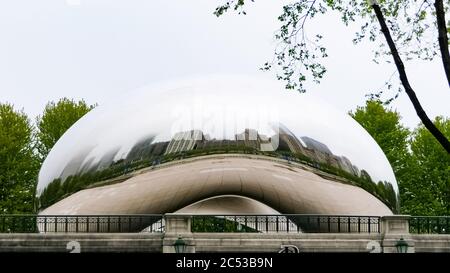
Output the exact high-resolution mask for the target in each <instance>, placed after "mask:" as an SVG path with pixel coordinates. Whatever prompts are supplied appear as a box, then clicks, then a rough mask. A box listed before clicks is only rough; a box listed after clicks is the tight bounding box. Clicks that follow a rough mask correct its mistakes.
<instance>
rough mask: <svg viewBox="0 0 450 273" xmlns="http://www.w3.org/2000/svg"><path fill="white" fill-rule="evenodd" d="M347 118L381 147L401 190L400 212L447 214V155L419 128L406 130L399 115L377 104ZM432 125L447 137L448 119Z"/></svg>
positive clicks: (449, 200)
mask: <svg viewBox="0 0 450 273" xmlns="http://www.w3.org/2000/svg"><path fill="white" fill-rule="evenodd" d="M350 115H351V116H352V117H353V118H354V119H355V120H356V121H358V122H359V123H360V124H361V125H362V126H363V127H364V128H365V129H366V130H367V131H368V132H369V134H370V135H372V137H373V138H374V139H375V141H377V143H378V144H379V145H380V147H381V149H382V150H383V151H384V153H385V154H386V157H387V158H388V160H389V162H390V163H391V165H392V168H393V170H394V173H395V176H396V178H397V182H398V184H399V189H400V199H401V213H404V214H411V215H450V156H449V154H448V153H447V152H446V151H445V150H444V149H443V148H442V146H441V145H440V144H439V143H438V142H437V141H436V139H435V138H434V137H433V136H432V135H431V134H430V133H429V132H428V130H426V128H425V127H424V126H423V125H419V126H418V128H416V129H415V130H414V131H413V132H410V131H409V130H408V129H407V128H405V127H404V126H403V125H402V124H401V122H400V120H401V117H400V115H399V114H398V113H397V112H395V111H392V110H391V109H387V108H386V107H384V106H383V104H382V103H380V102H379V101H368V102H367V103H366V105H365V106H364V107H358V108H357V109H356V111H355V112H354V113H350ZM434 123H435V125H436V126H437V127H438V128H439V129H440V130H441V131H442V132H443V133H444V134H445V135H446V136H447V137H449V136H450V120H449V119H444V118H442V117H437V118H436V119H435V121H434Z"/></svg>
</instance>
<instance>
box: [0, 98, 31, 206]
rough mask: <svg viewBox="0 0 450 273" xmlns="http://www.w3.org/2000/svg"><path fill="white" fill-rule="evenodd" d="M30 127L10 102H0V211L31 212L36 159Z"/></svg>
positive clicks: (24, 117) (25, 117) (28, 121)
mask: <svg viewBox="0 0 450 273" xmlns="http://www.w3.org/2000/svg"><path fill="white" fill-rule="evenodd" d="M34 143H35V142H34V140H33V126H32V125H31V123H30V120H29V118H28V117H27V116H26V115H25V114H24V113H23V112H21V111H16V110H15V109H14V107H13V106H12V105H10V104H2V103H0V213H1V214H6V213H31V212H33V200H34V197H33V196H34V189H35V187H36V176H37V172H38V169H39V160H38V158H37V157H36V155H35V153H34Z"/></svg>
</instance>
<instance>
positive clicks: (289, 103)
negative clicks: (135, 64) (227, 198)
mask: <svg viewBox="0 0 450 273" xmlns="http://www.w3.org/2000/svg"><path fill="white" fill-rule="evenodd" d="M220 153H251V154H258V155H260V156H267V157H278V158H282V159H286V160H291V161H297V162H300V163H303V164H305V165H309V166H310V167H314V168H317V169H318V170H320V171H324V172H329V173H331V174H333V175H337V176H342V177H343V179H346V180H350V181H354V182H355V183H354V184H355V185H358V186H360V187H362V188H364V189H365V190H366V191H369V192H371V193H372V194H373V195H374V196H376V197H378V198H380V199H382V201H384V202H385V203H386V201H389V200H390V201H389V202H390V203H389V202H388V203H389V204H388V205H389V206H390V208H391V209H393V210H395V207H397V206H398V187H397V183H396V180H395V176H394V174H393V171H392V168H391V166H390V165H389V162H388V161H387V159H386V156H385V155H384V154H383V152H382V151H381V149H380V147H379V146H378V145H377V144H376V142H375V141H374V140H373V139H372V138H371V137H370V135H369V134H368V133H367V132H366V131H365V130H364V129H363V128H362V127H361V126H360V125H359V124H358V123H357V122H356V121H354V120H353V119H352V118H351V117H349V116H348V115H347V114H346V113H342V112H339V111H337V110H335V109H334V108H333V107H331V106H330V105H328V104H326V103H323V102H321V101H320V100H318V99H315V98H314V97H313V96H311V95H308V94H306V95H305V94H298V93H296V92H294V91H286V90H283V88H282V87H281V86H280V85H279V84H278V83H276V82H271V81H263V80H261V79H257V78H245V77H208V78H197V79H191V80H185V81H179V82H173V83H168V84H165V85H158V86H156V85H155V86H150V87H145V88H141V89H139V90H136V91H133V92H129V93H126V94H124V95H123V96H122V97H121V98H117V99H115V100H112V101H111V103H109V104H108V105H101V106H99V107H97V108H96V109H94V110H93V111H91V112H90V113H89V114H87V115H86V116H85V117H83V118H82V119H81V120H80V121H78V122H77V123H76V124H75V125H74V126H73V127H72V128H70V129H69V130H68V131H67V132H66V134H64V136H63V137H62V138H61V139H60V140H59V141H58V143H57V144H56V145H55V147H54V148H53V149H52V151H51V152H50V154H49V155H48V157H47V159H46V160H45V162H44V164H43V166H42V169H41V171H40V174H39V183H38V188H37V194H38V196H40V197H41V199H44V198H43V197H45V202H44V201H42V202H41V206H42V207H46V206H49V205H51V204H53V203H54V202H56V201H58V200H59V199H61V196H62V195H61V192H63V193H64V194H65V195H66V196H67V195H68V194H71V193H74V192H76V191H79V190H80V189H83V188H85V187H87V186H89V185H91V184H93V183H95V182H98V181H99V180H104V179H105V178H111V177H113V176H120V175H122V174H124V173H126V172H128V171H130V170H135V169H139V168H143V167H148V166H157V165H159V164H162V163H165V162H171V161H177V160H180V159H184V158H190V157H196V156H203V155H205V154H220ZM211 171H213V170H211ZM68 181H69V182H68ZM80 181H81V182H80ZM52 182H53V183H52ZM380 183H381V184H380ZM51 184H53V185H54V187H53V188H52V187H49V185H51ZM386 189H387V191H386ZM58 191H59V196H57V195H58V194H57V192H58ZM384 191H386V192H389V193H388V196H379V195H380V194H382V192H384ZM53 195H55V198H52V196H53Z"/></svg>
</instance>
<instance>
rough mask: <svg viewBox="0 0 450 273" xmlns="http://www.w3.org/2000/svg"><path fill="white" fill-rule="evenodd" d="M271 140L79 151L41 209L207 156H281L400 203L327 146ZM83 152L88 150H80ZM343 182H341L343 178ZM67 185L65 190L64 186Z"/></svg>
mask: <svg viewBox="0 0 450 273" xmlns="http://www.w3.org/2000/svg"><path fill="white" fill-rule="evenodd" d="M272 129H273V131H274V132H277V133H275V134H274V135H272V136H267V135H264V134H259V132H258V131H257V130H255V129H251V128H247V129H244V131H242V132H241V133H237V134H235V135H234V139H225V140H223V139H215V138H213V139H211V138H210V136H209V135H207V134H205V133H203V131H201V130H189V131H183V132H177V133H175V134H174V135H173V137H172V138H171V139H170V140H168V141H160V142H156V141H155V139H156V136H155V135H150V136H148V137H146V138H143V139H142V140H140V141H138V142H137V143H136V144H135V145H133V147H132V148H131V149H130V151H129V152H128V154H127V155H126V156H125V157H124V158H122V159H119V160H117V157H116V156H117V154H118V152H119V150H120V149H119V148H116V149H113V150H111V151H110V152H109V153H106V154H105V155H104V156H103V157H102V158H101V159H100V160H99V161H96V162H94V161H93V159H92V158H86V154H85V156H83V154H84V153H83V151H80V155H79V156H78V157H75V159H74V160H72V161H71V162H69V164H67V165H66V168H64V170H63V172H62V173H61V175H60V176H59V178H57V179H55V180H53V181H52V182H51V183H50V184H49V186H48V187H47V188H46V189H45V190H44V191H43V193H42V196H41V198H40V200H41V206H43V207H45V206H47V205H48V204H50V203H52V202H53V201H54V200H55V198H59V197H61V196H63V195H64V194H66V193H70V192H74V191H77V190H80V189H82V188H84V187H85V186H87V185H90V184H95V183H97V182H101V181H104V180H108V179H114V178H115V177H120V176H122V175H124V174H126V173H129V172H132V171H134V170H139V169H142V168H145V167H148V166H155V165H159V164H161V163H165V162H170V161H176V160H179V159H183V158H189V157H195V156H202V155H209V154H227V153H238V154H239V153H244V154H259V155H265V156H271V157H281V158H283V159H287V160H289V161H295V162H299V163H302V164H307V165H309V166H310V167H313V168H314V169H316V170H318V171H319V172H317V174H319V175H323V174H324V173H327V174H328V175H331V176H328V175H327V178H332V179H333V177H335V178H334V179H337V177H340V178H341V179H338V181H343V182H344V183H348V181H351V183H352V184H353V185H358V186H360V187H362V188H364V189H365V190H367V191H368V192H370V193H372V194H374V195H375V196H377V197H378V198H380V199H381V200H382V201H383V202H385V203H386V204H388V206H389V207H391V209H393V210H395V209H396V207H397V205H398V203H397V201H396V193H395V191H394V189H393V187H392V185H391V184H390V183H389V182H388V181H373V180H372V178H371V176H370V174H369V173H368V172H367V171H366V170H364V169H362V168H361V169H359V168H358V167H357V166H355V165H353V164H352V162H351V161H350V159H348V158H347V157H345V156H344V155H335V154H333V152H332V151H331V150H330V149H329V147H328V146H327V145H326V144H324V143H322V142H320V141H318V140H316V139H314V138H311V137H308V136H302V137H297V136H295V135H294V134H293V133H292V132H291V131H290V130H289V129H288V128H287V127H286V126H284V125H282V124H280V125H277V126H274V127H273V128H272ZM84 152H86V151H84ZM342 179H343V180H342ZM62 185H65V186H62Z"/></svg>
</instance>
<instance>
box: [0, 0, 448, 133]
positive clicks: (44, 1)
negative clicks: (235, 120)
mask: <svg viewBox="0 0 450 273" xmlns="http://www.w3.org/2000/svg"><path fill="white" fill-rule="evenodd" d="M282 2H286V1H269V0H258V1H257V2H256V3H255V4H251V7H249V8H247V12H248V15H247V16H238V15H236V14H231V13H230V14H228V15H225V16H223V17H221V18H216V17H215V16H214V15H213V14H212V12H213V11H214V8H215V7H216V6H217V5H218V4H219V3H220V1H211V0H190V1H188V0H151V1H148V0H131V1H130V0H128V1H125V0H40V1H35V0H14V1H10V0H0V102H10V103H13V104H14V105H15V106H16V107H17V108H23V109H24V111H25V112H27V113H28V114H29V115H30V116H32V117H33V118H34V116H36V115H37V114H39V113H41V111H42V110H43V108H44V106H45V104H46V103H47V102H48V101H50V100H58V99H59V98H61V97H69V98H75V99H81V98H84V99H85V100H86V101H87V102H88V103H96V102H97V103H99V104H103V103H105V102H106V101H108V100H109V99H110V98H111V97H115V96H116V95H118V94H121V93H123V92H126V91H130V90H133V89H135V88H138V87H140V86H144V85H147V84H152V83H155V82H162V81H166V80H171V79H176V78H179V77H188V76H196V75H202V74H211V73H214V74H220V73H225V74H231V73H234V74H246V75H259V74H261V73H264V72H260V71H258V68H259V67H260V66H261V65H262V64H263V63H264V62H265V61H266V60H269V59H271V57H272V56H273V50H274V46H275V42H274V40H273V34H274V31H275V30H276V29H277V28H278V26H279V23H278V21H277V19H276V18H277V17H278V15H279V14H281V6H282V4H281V3H282ZM309 29H310V31H311V34H314V31H320V32H321V33H323V34H324V35H325V38H326V39H327V41H328V43H326V44H327V45H328V50H329V55H330V57H329V58H328V59H327V62H326V63H327V68H328V73H327V75H326V79H324V80H323V82H322V84H320V85H313V84H311V85H308V88H309V89H308V90H309V92H314V93H316V94H317V95H319V96H320V97H321V98H322V99H324V100H326V101H328V102H330V103H331V104H333V105H335V106H336V107H337V108H338V109H340V110H342V111H345V112H347V111H348V110H351V109H354V108H355V107H356V106H357V105H361V104H363V103H364V101H365V96H364V95H365V94H367V93H368V92H369V91H370V90H374V89H375V88H377V87H381V86H382V85H383V83H384V81H385V80H387V79H388V78H389V76H390V75H391V74H392V72H394V71H395V67H394V66H393V65H386V64H385V65H377V64H374V63H372V62H371V60H372V57H373V54H372V49H373V46H375V45H372V44H369V43H365V44H361V45H357V46H355V45H353V43H352V38H353V36H354V32H355V30H356V28H350V27H345V26H344V25H343V24H342V23H340V22H339V18H338V17H337V16H334V15H329V16H327V17H326V18H324V19H323V20H320V21H315V22H313V23H311V24H310V25H309ZM406 66H407V72H408V74H409V78H410V81H411V83H412V86H413V88H414V89H415V91H416V92H417V95H418V97H419V99H420V101H421V102H422V104H423V106H424V108H425V110H426V112H427V113H428V115H429V116H430V117H431V118H434V117H435V116H436V115H444V116H450V107H449V105H450V103H449V102H450V92H449V88H448V85H447V83H446V78H445V74H444V71H443V69H442V64H441V62H440V60H439V59H438V60H436V61H435V62H415V63H407V64H406ZM265 75H266V77H269V78H271V77H273V76H272V75H271V74H270V73H265ZM393 106H394V107H395V108H396V109H397V110H398V111H399V112H400V113H401V114H402V116H403V118H404V119H403V120H404V123H405V124H407V125H408V126H409V127H414V126H415V125H416V124H417V123H418V118H417V117H416V115H415V112H414V109H413V108H412V106H411V104H410V102H409V100H408V98H407V97H406V94H402V95H401V97H400V98H399V99H398V100H397V101H396V102H395V103H394V104H393Z"/></svg>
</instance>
